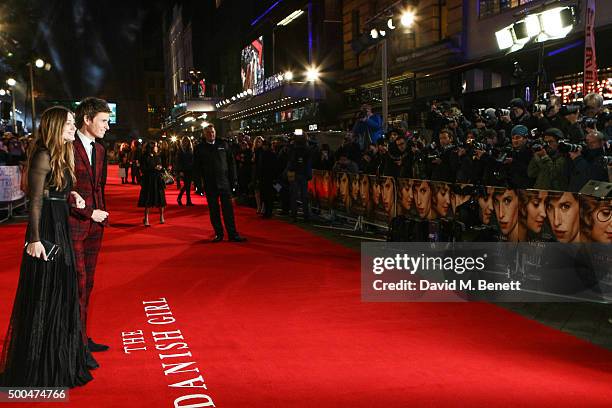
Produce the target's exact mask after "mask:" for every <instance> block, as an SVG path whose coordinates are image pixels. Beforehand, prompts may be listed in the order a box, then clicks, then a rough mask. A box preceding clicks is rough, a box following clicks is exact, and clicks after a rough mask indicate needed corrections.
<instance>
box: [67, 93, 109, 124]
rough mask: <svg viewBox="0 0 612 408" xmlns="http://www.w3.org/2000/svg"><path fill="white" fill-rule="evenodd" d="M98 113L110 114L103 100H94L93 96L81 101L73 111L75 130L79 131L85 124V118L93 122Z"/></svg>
mask: <svg viewBox="0 0 612 408" xmlns="http://www.w3.org/2000/svg"><path fill="white" fill-rule="evenodd" d="M100 112H106V113H111V109H110V108H109V107H108V103H106V101H105V100H104V99H100V98H94V97H93V96H90V97H87V98H85V99H83V100H82V101H81V102H80V103H79V106H77V107H76V109H75V110H74V121H75V122H76V127H77V129H80V128H81V127H82V126H83V123H85V116H87V117H88V118H89V120H93V118H95V117H96V115H97V114H98V113H100Z"/></svg>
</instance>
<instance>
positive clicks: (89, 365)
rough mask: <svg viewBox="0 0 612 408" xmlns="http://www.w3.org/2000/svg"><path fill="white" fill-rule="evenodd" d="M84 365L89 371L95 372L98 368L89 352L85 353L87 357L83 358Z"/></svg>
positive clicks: (98, 365)
mask: <svg viewBox="0 0 612 408" xmlns="http://www.w3.org/2000/svg"><path fill="white" fill-rule="evenodd" d="M85 364H86V365H87V368H88V369H89V370H95V369H96V368H98V367H100V364H98V362H97V361H96V359H95V358H94V357H93V356H92V355H91V353H90V352H87V356H86V357H85Z"/></svg>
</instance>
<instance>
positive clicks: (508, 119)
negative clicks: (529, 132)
mask: <svg viewBox="0 0 612 408" xmlns="http://www.w3.org/2000/svg"><path fill="white" fill-rule="evenodd" d="M497 114H498V116H499V123H498V127H499V129H503V130H504V131H505V134H506V135H512V129H513V128H514V127H515V126H517V125H523V126H525V127H526V128H527V129H534V128H539V127H540V126H541V124H540V123H539V121H538V119H537V118H535V117H533V116H531V114H530V113H529V112H528V111H527V105H526V103H525V101H524V100H522V99H521V98H514V99H512V100H511V101H510V112H507V110H505V109H500V110H498V112H497Z"/></svg>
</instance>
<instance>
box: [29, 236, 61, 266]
mask: <svg viewBox="0 0 612 408" xmlns="http://www.w3.org/2000/svg"><path fill="white" fill-rule="evenodd" d="M40 243H41V244H42V245H43V247H44V248H45V253H46V254H47V261H54V260H55V257H56V256H57V254H58V253H59V251H60V249H61V247H60V246H59V245H57V244H54V243H53V242H51V241H47V240H46V239H41V240H40ZM25 246H28V243H27V242H26V244H25Z"/></svg>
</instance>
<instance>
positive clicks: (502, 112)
mask: <svg viewBox="0 0 612 408" xmlns="http://www.w3.org/2000/svg"><path fill="white" fill-rule="evenodd" d="M495 116H497V117H498V118H499V117H501V116H510V109H495Z"/></svg>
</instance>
